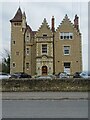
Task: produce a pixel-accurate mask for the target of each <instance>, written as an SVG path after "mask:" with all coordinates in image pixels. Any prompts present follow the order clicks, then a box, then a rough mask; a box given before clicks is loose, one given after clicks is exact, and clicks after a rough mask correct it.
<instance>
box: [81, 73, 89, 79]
mask: <svg viewBox="0 0 90 120" xmlns="http://www.w3.org/2000/svg"><path fill="white" fill-rule="evenodd" d="M80 76H81V78H90V73H89V72H81V73H80Z"/></svg>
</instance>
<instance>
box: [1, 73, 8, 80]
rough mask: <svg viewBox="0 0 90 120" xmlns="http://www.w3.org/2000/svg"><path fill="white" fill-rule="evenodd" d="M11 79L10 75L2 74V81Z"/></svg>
mask: <svg viewBox="0 0 90 120" xmlns="http://www.w3.org/2000/svg"><path fill="white" fill-rule="evenodd" d="M9 78H10V75H9V74H7V73H0V80H1V79H9Z"/></svg>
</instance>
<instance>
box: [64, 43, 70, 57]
mask: <svg viewBox="0 0 90 120" xmlns="http://www.w3.org/2000/svg"><path fill="white" fill-rule="evenodd" d="M65 47H67V48H69V49H67V50H68V51H69V53H68V54H65ZM70 49H71V48H70V46H69V45H64V46H63V52H64V55H70Z"/></svg>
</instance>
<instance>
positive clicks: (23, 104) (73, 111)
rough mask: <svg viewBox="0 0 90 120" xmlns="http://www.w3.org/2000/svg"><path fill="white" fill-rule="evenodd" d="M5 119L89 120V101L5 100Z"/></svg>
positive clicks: (3, 106)
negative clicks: (62, 119) (80, 119)
mask: <svg viewBox="0 0 90 120" xmlns="http://www.w3.org/2000/svg"><path fill="white" fill-rule="evenodd" d="M2 117H3V118H88V101H87V100H3V101H2Z"/></svg>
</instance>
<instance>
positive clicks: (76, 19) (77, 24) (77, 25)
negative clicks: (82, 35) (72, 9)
mask: <svg viewBox="0 0 90 120" xmlns="http://www.w3.org/2000/svg"><path fill="white" fill-rule="evenodd" d="M78 19H79V17H78V16H77V15H75V19H74V27H75V28H76V29H77V30H79V23H78Z"/></svg>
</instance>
